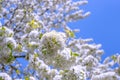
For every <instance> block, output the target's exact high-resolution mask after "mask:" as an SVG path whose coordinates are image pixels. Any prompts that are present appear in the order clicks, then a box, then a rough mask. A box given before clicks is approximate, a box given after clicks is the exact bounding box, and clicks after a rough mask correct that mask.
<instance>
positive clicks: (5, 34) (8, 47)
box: [0, 27, 17, 63]
mask: <svg viewBox="0 0 120 80" xmlns="http://www.w3.org/2000/svg"><path fill="white" fill-rule="evenodd" d="M16 46H17V44H16V41H15V40H14V38H13V31H12V30H11V29H9V28H7V27H0V58H1V59H0V62H1V63H8V62H10V60H9V58H10V56H11V57H12V50H14V49H15V48H16Z"/></svg>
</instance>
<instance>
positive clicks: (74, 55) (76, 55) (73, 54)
mask: <svg viewBox="0 0 120 80" xmlns="http://www.w3.org/2000/svg"><path fill="white" fill-rule="evenodd" d="M70 55H71V56H73V57H78V56H79V54H78V53H76V52H72V51H71V52H70Z"/></svg>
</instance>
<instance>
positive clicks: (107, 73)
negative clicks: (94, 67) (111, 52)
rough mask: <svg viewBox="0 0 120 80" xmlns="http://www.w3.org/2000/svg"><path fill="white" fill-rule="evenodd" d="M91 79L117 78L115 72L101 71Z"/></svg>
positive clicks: (110, 79)
mask: <svg viewBox="0 0 120 80" xmlns="http://www.w3.org/2000/svg"><path fill="white" fill-rule="evenodd" d="M91 80H118V79H117V76H116V73H115V72H106V73H101V74H100V75H93V76H92V78H91Z"/></svg>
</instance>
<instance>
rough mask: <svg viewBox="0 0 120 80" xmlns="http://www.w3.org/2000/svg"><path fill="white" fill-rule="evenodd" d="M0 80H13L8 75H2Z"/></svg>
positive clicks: (0, 74)
mask: <svg viewBox="0 0 120 80" xmlns="http://www.w3.org/2000/svg"><path fill="white" fill-rule="evenodd" d="M0 80H12V78H11V77H10V76H9V75H8V74H7V73H0Z"/></svg>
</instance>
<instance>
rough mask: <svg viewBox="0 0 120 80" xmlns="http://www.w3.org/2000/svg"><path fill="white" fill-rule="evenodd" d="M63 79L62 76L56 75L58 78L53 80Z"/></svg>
mask: <svg viewBox="0 0 120 80" xmlns="http://www.w3.org/2000/svg"><path fill="white" fill-rule="evenodd" d="M61 78H62V76H61V75H56V76H55V77H54V78H53V80H62V79H61Z"/></svg>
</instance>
